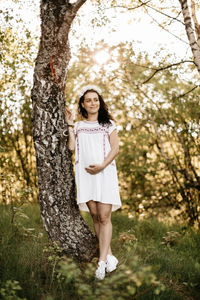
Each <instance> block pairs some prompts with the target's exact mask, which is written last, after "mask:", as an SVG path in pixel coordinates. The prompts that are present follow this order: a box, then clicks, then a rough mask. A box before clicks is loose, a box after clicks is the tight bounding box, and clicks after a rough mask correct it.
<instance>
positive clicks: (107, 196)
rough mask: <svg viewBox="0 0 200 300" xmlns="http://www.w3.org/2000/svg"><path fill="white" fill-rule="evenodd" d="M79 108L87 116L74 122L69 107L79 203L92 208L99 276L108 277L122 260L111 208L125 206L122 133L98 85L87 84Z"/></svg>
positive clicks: (81, 205)
mask: <svg viewBox="0 0 200 300" xmlns="http://www.w3.org/2000/svg"><path fill="white" fill-rule="evenodd" d="M78 111H79V114H80V115H81V117H82V119H83V120H82V121H79V122H76V123H75V124H74V123H73V118H72V114H71V112H70V111H69V110H68V109H66V113H65V120H66V122H67V124H68V126H69V140H68V147H69V149H70V150H71V151H74V150H75V179H76V187H77V203H78V205H79V208H80V209H81V210H83V211H89V212H90V214H91V216H92V219H93V224H94V230H95V233H96V235H97V237H98V240H99V250H100V256H99V262H98V268H97V270H96V278H98V279H104V277H105V273H106V272H112V271H113V270H115V269H116V267H117V264H118V260H117V258H116V257H115V256H114V255H112V251H111V247H110V243H111V238H112V223H111V212H112V211H115V210H117V209H118V208H120V206H121V200H120V195H119V188H118V178H117V170H116V164H115V160H114V159H115V157H116V155H117V153H118V149H119V143H118V136H117V130H116V126H115V123H114V121H113V118H112V116H111V115H110V114H109V112H108V108H107V105H106V104H105V102H104V100H103V98H102V96H101V91H100V89H99V88H98V87H96V86H87V87H85V88H84V89H83V90H82V92H81V95H80V99H79V103H78Z"/></svg>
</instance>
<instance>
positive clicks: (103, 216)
mask: <svg viewBox="0 0 200 300" xmlns="http://www.w3.org/2000/svg"><path fill="white" fill-rule="evenodd" d="M110 217H111V215H110V213H100V214H99V215H98V218H99V223H100V224H102V225H106V224H108V223H110V222H111V218H110Z"/></svg>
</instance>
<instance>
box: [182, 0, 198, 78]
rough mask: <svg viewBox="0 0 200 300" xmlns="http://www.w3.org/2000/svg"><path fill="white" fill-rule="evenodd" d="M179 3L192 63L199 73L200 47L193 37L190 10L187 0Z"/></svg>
mask: <svg viewBox="0 0 200 300" xmlns="http://www.w3.org/2000/svg"><path fill="white" fill-rule="evenodd" d="M179 2H180V4H181V9H182V14H183V19H184V23H185V30H186V33H187V36H188V40H189V43H190V47H191V50H192V53H193V56H194V63H195V65H196V66H197V70H198V72H199V74H200V48H199V46H198V43H197V40H196V38H195V33H194V29H193V26H192V19H191V16H190V11H189V8H188V3H187V0H179Z"/></svg>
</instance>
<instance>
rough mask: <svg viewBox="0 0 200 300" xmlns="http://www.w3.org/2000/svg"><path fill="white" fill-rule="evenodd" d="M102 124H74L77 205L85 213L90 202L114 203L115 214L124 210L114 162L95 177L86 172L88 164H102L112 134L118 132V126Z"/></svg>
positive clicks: (82, 122)
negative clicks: (87, 203) (119, 210)
mask: <svg viewBox="0 0 200 300" xmlns="http://www.w3.org/2000/svg"><path fill="white" fill-rule="evenodd" d="M111 123H112V124H106V125H104V126H102V125H100V124H99V123H98V121H96V122H91V121H80V122H76V123H75V127H74V133H75V135H76V146H75V179H76V187H77V203H78V205H79V208H80V209H81V210H83V211H89V209H88V207H87V205H86V202H88V201H90V200H94V201H98V202H102V203H108V204H112V211H115V210H117V209H118V208H120V207H121V200H120V195H119V187H118V177H117V169H116V163H115V160H113V161H112V162H111V163H110V164H109V165H108V166H107V167H106V168H105V169H104V170H103V171H101V172H99V173H98V174H95V175H92V174H89V173H88V172H86V170H85V168H86V167H88V166H89V165H94V164H102V163H103V161H104V159H105V158H106V156H107V155H108V153H109V152H110V150H111V147H110V142H109V135H110V134H111V133H112V132H113V130H115V129H116V126H115V123H114V122H113V121H111Z"/></svg>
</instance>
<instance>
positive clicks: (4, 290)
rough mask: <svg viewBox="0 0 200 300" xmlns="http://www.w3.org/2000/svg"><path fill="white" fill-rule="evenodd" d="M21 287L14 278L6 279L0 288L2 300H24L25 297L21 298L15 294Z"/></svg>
mask: <svg viewBox="0 0 200 300" xmlns="http://www.w3.org/2000/svg"><path fill="white" fill-rule="evenodd" d="M21 289H22V288H21V287H20V285H19V282H18V281H16V280H13V281H12V280H7V281H6V283H5V285H4V286H3V287H1V288H0V296H1V299H3V300H20V299H21V300H26V298H21V297H18V296H17V292H18V291H20V290H21Z"/></svg>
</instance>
